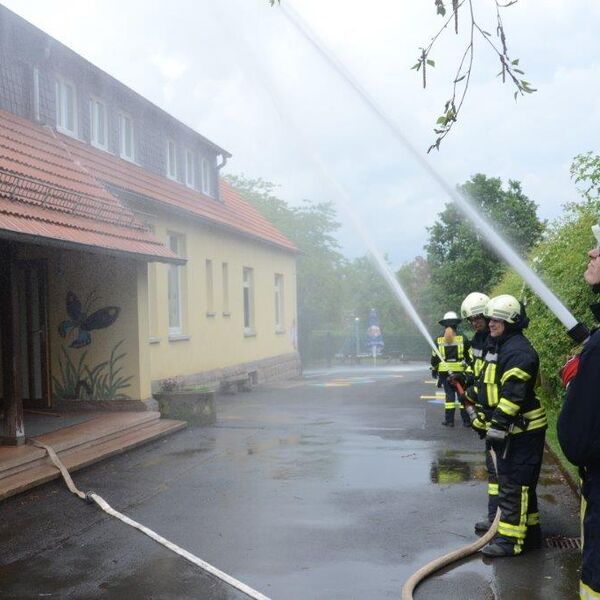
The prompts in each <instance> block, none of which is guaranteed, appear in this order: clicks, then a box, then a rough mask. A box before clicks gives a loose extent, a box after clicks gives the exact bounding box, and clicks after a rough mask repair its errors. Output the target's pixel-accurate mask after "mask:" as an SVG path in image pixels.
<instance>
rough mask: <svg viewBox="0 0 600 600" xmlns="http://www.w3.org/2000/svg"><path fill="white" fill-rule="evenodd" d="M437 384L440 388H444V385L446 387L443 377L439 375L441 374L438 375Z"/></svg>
mask: <svg viewBox="0 0 600 600" xmlns="http://www.w3.org/2000/svg"><path fill="white" fill-rule="evenodd" d="M437 386H438V387H439V388H442V387H444V383H443V381H442V378H441V377H439V376H438V380H437Z"/></svg>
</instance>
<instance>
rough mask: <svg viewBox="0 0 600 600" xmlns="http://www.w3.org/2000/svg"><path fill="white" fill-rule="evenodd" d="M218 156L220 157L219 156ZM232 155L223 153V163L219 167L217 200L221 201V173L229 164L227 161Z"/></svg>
mask: <svg viewBox="0 0 600 600" xmlns="http://www.w3.org/2000/svg"><path fill="white" fill-rule="evenodd" d="M217 156H218V155H217ZM230 156H231V155H229V154H226V153H225V152H221V162H220V163H219V164H218V165H217V193H216V196H217V200H219V201H220V200H221V186H220V185H219V178H220V177H221V174H220V171H221V169H222V168H223V167H224V166H225V165H226V164H227V160H228V159H229V157H230Z"/></svg>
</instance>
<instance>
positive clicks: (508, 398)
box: [466, 294, 548, 557]
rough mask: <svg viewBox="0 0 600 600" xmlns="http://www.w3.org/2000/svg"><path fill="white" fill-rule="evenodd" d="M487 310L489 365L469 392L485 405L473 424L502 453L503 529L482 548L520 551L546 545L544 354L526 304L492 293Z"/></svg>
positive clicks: (493, 553) (495, 553) (509, 552)
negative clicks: (528, 333)
mask: <svg viewBox="0 0 600 600" xmlns="http://www.w3.org/2000/svg"><path fill="white" fill-rule="evenodd" d="M483 314H484V316H485V317H486V318H487V319H488V320H489V328H490V335H489V337H488V344H487V346H486V350H485V355H484V365H483V367H482V368H481V371H480V373H479V377H478V380H477V382H476V383H475V385H474V386H473V387H471V388H469V390H467V394H466V395H467V397H469V398H471V399H473V400H475V401H476V403H477V404H479V405H480V406H481V407H482V409H483V410H482V411H481V412H480V413H479V414H478V417H477V418H476V419H475V420H474V421H473V427H474V428H475V429H476V430H478V431H480V432H482V433H483V432H485V439H486V443H487V445H488V446H489V447H491V448H492V449H493V450H494V452H495V455H496V461H497V470H498V482H499V495H498V505H499V507H500V511H501V515H500V523H499V526H498V533H497V534H496V536H495V537H494V539H493V540H492V541H491V542H490V543H489V544H488V545H487V546H486V547H485V548H484V549H483V550H482V552H483V554H484V555H486V556H488V557H500V556H516V555H518V554H521V553H522V552H523V550H525V549H534V548H539V547H541V541H542V536H541V529H540V518H539V513H538V507H537V495H536V486H537V482H538V478H539V474H540V469H541V466H542V457H543V453H544V437H545V432H546V429H547V426H548V421H547V419H546V412H545V410H544V408H543V407H542V406H541V404H540V401H539V399H538V398H537V396H536V394H535V391H534V388H535V385H536V381H537V377H538V371H539V358H538V355H537V352H536V351H535V350H534V348H533V347H532V345H531V343H530V342H529V340H528V339H527V338H526V337H525V336H524V335H523V329H525V328H526V327H527V324H528V322H529V320H528V319H527V316H526V314H525V308H524V307H523V305H521V303H520V302H519V301H518V300H517V299H516V298H514V297H513V296H509V295H508V294H505V295H502V296H496V297H495V298H492V299H491V300H490V301H489V302H488V303H487V304H486V307H485V309H484V313H483Z"/></svg>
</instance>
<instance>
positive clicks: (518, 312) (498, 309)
mask: <svg viewBox="0 0 600 600" xmlns="http://www.w3.org/2000/svg"><path fill="white" fill-rule="evenodd" d="M483 314H484V316H486V317H488V319H498V320H500V321H506V322H507V323H511V324H515V323H520V322H521V320H522V319H523V312H522V308H521V303H520V302H519V301H518V300H517V299H516V298H515V297H514V296H510V295H509V294H502V295H501V296H496V297H495V298H492V299H491V300H490V301H489V302H488V303H487V304H486V306H485V309H484V311H483Z"/></svg>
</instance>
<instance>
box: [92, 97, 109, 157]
mask: <svg viewBox="0 0 600 600" xmlns="http://www.w3.org/2000/svg"><path fill="white" fill-rule="evenodd" d="M90 141H91V143H92V145H93V146H96V147H97V148H101V149H102V150H106V149H107V147H108V124H107V116H106V104H104V102H102V101H101V100H98V99H97V98H90Z"/></svg>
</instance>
